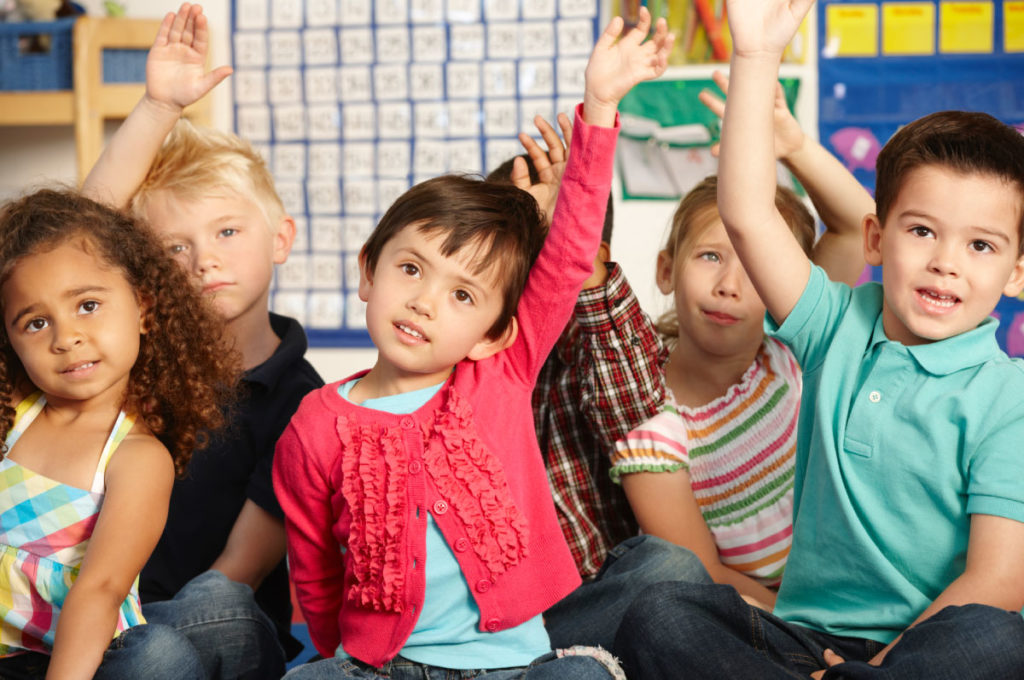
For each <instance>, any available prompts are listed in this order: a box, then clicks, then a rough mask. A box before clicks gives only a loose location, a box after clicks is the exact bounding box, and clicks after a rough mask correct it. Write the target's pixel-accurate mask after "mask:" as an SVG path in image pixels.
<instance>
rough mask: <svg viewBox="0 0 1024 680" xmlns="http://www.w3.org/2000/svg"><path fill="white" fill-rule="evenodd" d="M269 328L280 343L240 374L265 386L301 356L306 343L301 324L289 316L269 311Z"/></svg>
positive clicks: (276, 380) (270, 384)
mask: <svg viewBox="0 0 1024 680" xmlns="http://www.w3.org/2000/svg"><path fill="white" fill-rule="evenodd" d="M270 328H271V329H272V330H273V331H274V333H275V334H276V335H277V337H279V338H281V344H279V345H278V346H277V349H275V350H274V353H273V354H271V355H270V357H269V358H268V359H267V360H266V361H264V362H263V363H262V364H260V365H259V366H254V367H253V368H250V369H249V370H248V371H246V372H245V374H244V375H243V376H242V380H244V381H246V382H250V383H258V384H260V385H263V386H265V387H267V388H273V387H274V386H275V385H276V384H277V383H278V381H279V380H280V379H281V376H282V375H284V372H285V371H286V370H288V369H289V368H291V367H292V366H294V365H295V362H296V361H298V360H299V359H301V358H302V356H303V355H304V354H305V353H306V344H307V343H306V333H305V332H304V331H303V330H302V326H301V325H300V324H299V322H298V321H296V320H295V319H292V318H291V317H287V316H281V315H280V314H274V313H273V312H270Z"/></svg>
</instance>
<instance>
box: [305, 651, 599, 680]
mask: <svg viewBox="0 0 1024 680" xmlns="http://www.w3.org/2000/svg"><path fill="white" fill-rule="evenodd" d="M611 677H612V675H611V673H609V672H608V670H607V669H606V668H605V667H604V666H603V665H602V664H601V662H600V661H598V660H597V659H594V658H593V657H590V656H566V657H562V658H557V657H556V655H555V652H551V653H549V654H545V655H544V656H542V657H539V658H538V659H536V660H534V661H533V663H531V664H530V665H529V666H525V667H523V668H499V669H497V670H454V669H450V668H438V667H436V666H428V665H426V664H422V663H416V662H415V661H409V660H408V659H404V658H402V657H400V656H399V657H395V658H394V659H393V660H392V661H389V662H388V663H386V664H385V665H384V666H383V668H374V667H373V666H370V665H367V664H364V663H361V662H359V661H356V660H355V659H324V660H323V661H317V662H316V663H309V664H306V665H305V666H299V667H297V668H293V669H292V670H291V671H289V672H288V675H286V676H285V679H286V680H349V679H351V680H376V679H377V678H390V680H470V679H472V678H486V680H520V679H523V680H608V678H611Z"/></svg>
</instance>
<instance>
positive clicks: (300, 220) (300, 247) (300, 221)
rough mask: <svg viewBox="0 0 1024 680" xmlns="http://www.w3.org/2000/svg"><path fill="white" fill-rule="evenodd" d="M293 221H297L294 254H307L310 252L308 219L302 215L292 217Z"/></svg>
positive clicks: (293, 246)
mask: <svg viewBox="0 0 1024 680" xmlns="http://www.w3.org/2000/svg"><path fill="white" fill-rule="evenodd" d="M292 219H293V220H295V240H294V241H292V252H293V253H304V252H307V251H308V250H309V229H308V225H307V224H306V218H305V217H303V216H301V215H300V216H298V217H296V216H295V215H292Z"/></svg>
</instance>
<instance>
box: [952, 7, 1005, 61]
mask: <svg viewBox="0 0 1024 680" xmlns="http://www.w3.org/2000/svg"><path fill="white" fill-rule="evenodd" d="M939 7H940V9H939V51H940V52H944V53H947V54H965V53H969V54H991V53H992V50H993V40H994V34H995V26H994V21H995V19H994V16H993V11H994V10H993V8H992V3H991V2H943V3H941V4H940V6H939Z"/></svg>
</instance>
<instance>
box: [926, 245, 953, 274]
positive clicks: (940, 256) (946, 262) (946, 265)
mask: <svg viewBox="0 0 1024 680" xmlns="http://www.w3.org/2000/svg"><path fill="white" fill-rule="evenodd" d="M959 270H960V268H959V266H958V264H957V258H956V251H955V247H954V244H952V243H950V242H948V241H947V242H946V243H941V242H939V243H936V244H935V248H934V249H933V250H932V255H931V259H930V260H929V262H928V271H930V272H932V273H933V274H937V275H939V276H957V275H958V273H959Z"/></svg>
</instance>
